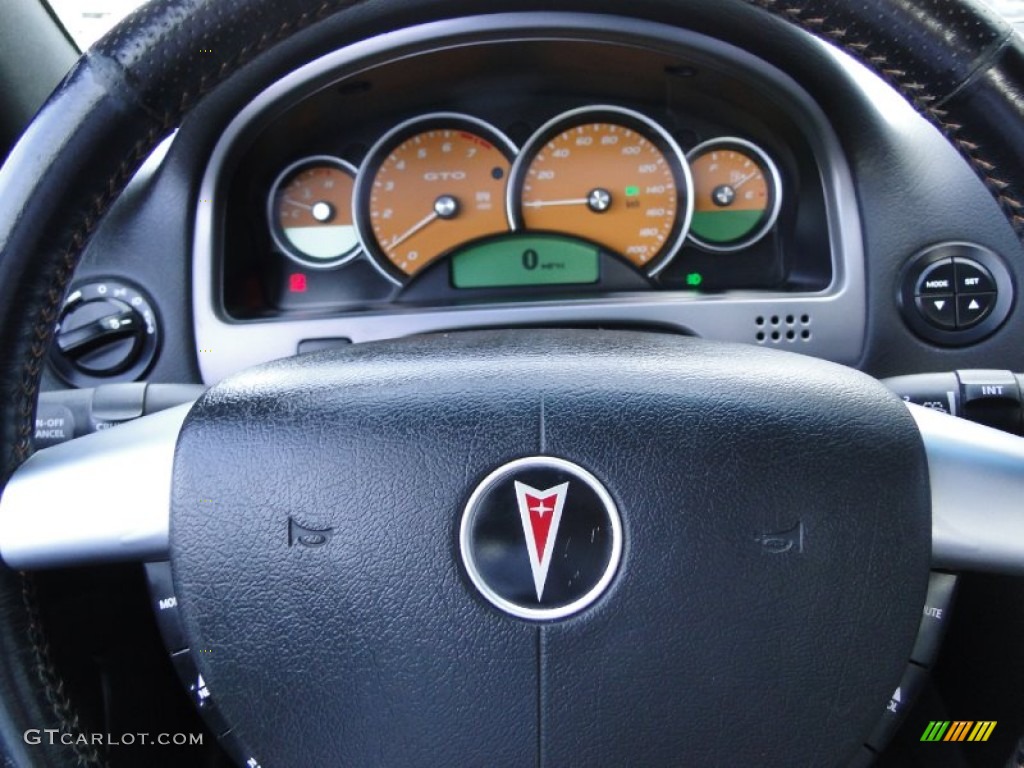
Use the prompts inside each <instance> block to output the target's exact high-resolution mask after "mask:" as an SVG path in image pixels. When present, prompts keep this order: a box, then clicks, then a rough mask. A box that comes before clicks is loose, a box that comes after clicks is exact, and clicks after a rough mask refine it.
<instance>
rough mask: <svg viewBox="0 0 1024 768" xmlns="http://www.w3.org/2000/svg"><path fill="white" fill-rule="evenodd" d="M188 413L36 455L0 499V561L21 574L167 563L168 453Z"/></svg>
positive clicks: (171, 413)
mask: <svg viewBox="0 0 1024 768" xmlns="http://www.w3.org/2000/svg"><path fill="white" fill-rule="evenodd" d="M191 407H192V406H191V404H187V405H182V406H178V407H176V408H171V409H168V410H166V411H162V412H160V413H156V414H153V415H151V416H145V417H143V418H141V419H137V420H135V421H131V422H128V423H125V424H121V425H119V426H117V427H114V428H113V429H107V430H103V431H101V432H97V433H95V434H92V435H87V436H85V437H81V438H78V439H77V440H72V441H70V442H68V443H64V444H62V445H57V446H54V447H52V448H47V449H45V450H43V451H39V452H38V453H36V454H34V455H33V456H32V457H31V458H30V459H29V460H28V461H26V462H25V463H24V464H23V465H22V466H21V467H19V468H18V470H17V471H16V472H15V473H14V476H13V477H12V478H11V480H10V482H9V483H8V484H7V486H6V488H4V491H3V495H2V496H0V558H2V559H3V561H4V562H5V563H6V564H7V565H9V566H10V567H12V568H19V569H23V570H30V569H36V568H53V567H60V566H72V565H84V564H88V563H103V562H118V561H131V560H142V561H144V560H158V559H166V557H167V555H168V545H167V542H168V526H169V520H170V494H171V476H172V472H173V467H174V449H175V445H176V443H177V439H178V433H179V431H180V430H181V426H182V423H183V422H184V420H185V417H186V416H187V415H188V412H189V409H190V408H191Z"/></svg>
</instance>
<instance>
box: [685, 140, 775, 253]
mask: <svg viewBox="0 0 1024 768" xmlns="http://www.w3.org/2000/svg"><path fill="white" fill-rule="evenodd" d="M688 157H689V160H690V167H691V168H692V169H693V178H694V189H695V194H696V200H695V207H696V210H695V211H694V214H693V224H692V225H691V226H690V239H691V240H693V241H694V242H695V243H697V245H699V246H701V247H702V248H704V249H705V250H709V251H723V252H728V251H738V250H740V249H741V248H746V247H748V246H750V245H753V244H754V243H756V242H757V241H758V240H760V239H761V238H762V237H764V236H765V234H767V233H768V230H770V229H771V228H772V225H774V224H775V220H776V219H777V218H778V215H779V207H780V205H781V203H782V184H781V181H780V180H779V172H778V169H776V167H775V163H773V162H772V160H771V158H770V157H768V155H767V154H765V152H764V150H762V149H761V148H760V147H758V146H757V145H755V144H751V143H750V142H749V141H745V140H743V139H734V138H722V139H712V140H711V141H706V142H704V143H703V144H700V145H699V146H697V147H694V148H693V150H691V151H690V154H689V156H688Z"/></svg>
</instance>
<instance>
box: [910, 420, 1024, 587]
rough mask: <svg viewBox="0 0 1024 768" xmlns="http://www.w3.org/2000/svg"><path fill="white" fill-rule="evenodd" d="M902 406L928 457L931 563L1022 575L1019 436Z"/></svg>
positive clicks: (1023, 455)
mask: <svg viewBox="0 0 1024 768" xmlns="http://www.w3.org/2000/svg"><path fill="white" fill-rule="evenodd" d="M907 407H908V408H909V409H910V413H911V414H912V415H913V417H914V420H915V421H916V422H917V426H918V428H919V429H920V430H921V437H922V438H923V440H924V446H925V452H926V453H927V455H928V472H929V476H930V482H931V491H932V561H933V564H934V565H935V566H936V567H938V568H948V569H951V570H966V571H996V572H1000V573H1014V574H1020V573H1024V438H1020V437H1016V436H1014V435H1010V434H1007V433H1006V432H1000V431H999V430H996V429H992V428H990V427H985V426H982V425H980V424H975V423H973V422H970V421H966V420H965V419H958V418H954V417H953V416H949V415H947V414H944V413H939V412H937V411H934V410H932V409H929V408H922V407H921V406H919V405H913V404H908V405H907Z"/></svg>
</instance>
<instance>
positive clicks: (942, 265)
mask: <svg viewBox="0 0 1024 768" xmlns="http://www.w3.org/2000/svg"><path fill="white" fill-rule="evenodd" d="M955 285H956V275H955V273H954V271H953V260H952V259H943V260H942V261H937V262H935V263H934V264H932V265H930V266H929V267H927V268H926V269H925V270H924V271H923V272H922V273H921V277H920V278H918V281H917V290H916V291H915V293H916V294H917V295H918V296H931V295H934V294H938V293H944V294H951V293H953V292H954V291H955V290H956V289H955V287H954V286H955Z"/></svg>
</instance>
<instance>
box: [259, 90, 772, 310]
mask: <svg viewBox="0 0 1024 768" xmlns="http://www.w3.org/2000/svg"><path fill="white" fill-rule="evenodd" d="M782 197H783V188H782V180H781V176H780V173H779V170H778V168H777V166H776V163H775V162H774V161H773V159H772V158H771V157H770V156H769V154H768V153H767V152H766V151H765V150H763V149H761V148H760V147H759V146H758V145H756V144H755V143H753V142H751V141H749V140H746V139H743V138H737V137H732V136H726V137H717V138H712V139H709V140H706V141H703V142H702V143H700V144H699V145H698V146H695V147H693V148H692V149H691V150H690V151H689V152H688V153H687V152H684V150H683V149H682V148H681V146H680V144H679V142H678V141H677V140H676V138H675V137H674V136H673V135H672V133H670V132H669V131H668V130H667V129H666V128H665V127H664V126H663V125H661V124H659V123H658V122H657V121H655V120H653V119H652V118H650V117H648V116H646V115H644V114H642V113H640V112H638V111H635V110H632V109H627V108H624V107H620V106H612V105H594V106H585V107H577V108H574V109H570V110H568V111H565V112H563V113H561V114H558V115H556V116H554V117H552V118H551V119H549V120H548V121H547V122H546V123H544V124H542V125H541V126H540V127H539V128H537V129H536V130H535V131H534V132H533V134H532V135H531V136H529V138H527V139H526V141H525V143H524V144H523V145H522V148H521V149H520V148H519V147H517V146H516V144H515V143H514V142H513V141H512V140H511V139H510V138H509V137H508V136H506V135H505V133H503V132H502V131H501V130H499V129H498V128H497V127H496V126H494V125H492V124H490V123H488V122H486V121H484V120H482V119H479V118H477V117H474V116H472V115H469V114H465V113H459V112H434V113H429V114H424V115H420V116H417V117H414V118H412V119H409V120H406V121H404V122H401V123H400V124H398V125H396V126H395V127H394V128H392V129H391V130H388V131H386V132H385V133H384V134H383V135H382V136H380V137H379V138H378V139H377V141H376V143H375V144H373V146H372V147H370V149H369V150H368V151H367V153H366V155H365V157H364V158H363V159H362V162H361V164H360V166H359V167H358V168H357V167H356V166H355V165H353V164H352V163H351V162H349V161H348V160H346V159H343V158H341V157H334V156H330V155H322V154H317V155H312V156H309V157H305V158H300V159H298V160H296V161H294V162H292V163H290V164H288V165H287V166H286V167H285V168H284V169H283V170H281V172H280V173H279V174H278V175H277V177H276V179H275V180H274V182H273V184H272V186H271V188H270V190H269V193H268V201H267V222H268V228H269V232H270V235H271V238H272V242H273V244H274V248H275V250H277V251H278V252H279V253H280V254H282V255H284V256H285V257H287V258H288V259H290V260H291V261H292V262H293V264H294V266H296V267H298V268H299V269H300V270H301V271H298V272H294V273H293V275H299V276H300V277H298V278H296V277H293V278H292V279H293V281H294V282H296V283H299V282H302V281H304V280H306V279H307V278H306V272H307V271H315V272H318V273H319V272H324V271H334V272H336V273H337V274H336V278H337V279H338V280H344V279H345V276H344V268H345V267H346V266H348V265H349V264H351V263H352V262H355V261H365V262H366V263H368V264H369V265H371V266H372V267H373V269H374V270H375V271H376V272H377V273H378V274H379V276H380V277H381V278H383V279H384V280H386V281H387V282H388V283H390V284H392V285H393V286H394V287H395V289H398V290H400V289H404V288H405V287H407V286H409V285H410V284H411V283H413V282H414V281H416V280H417V278H419V277H420V276H421V275H424V274H426V273H429V272H431V271H434V272H436V271H437V269H438V265H440V264H442V263H443V264H444V265H445V267H446V270H445V271H446V276H447V283H448V286H449V287H450V288H451V289H452V290H455V291H466V290H480V289H505V290H507V289H526V288H532V287H538V286H567V285H573V286H586V285H596V284H599V283H600V282H601V281H602V273H606V272H609V269H611V272H615V270H616V268H613V267H610V262H618V263H619V267H621V266H623V265H624V266H625V267H627V268H629V270H632V271H633V272H634V273H635V277H637V278H640V279H642V280H643V281H646V282H647V283H648V284H649V285H652V286H654V285H656V284H657V282H656V280H655V278H657V276H658V275H659V273H661V272H662V271H663V270H664V269H665V268H666V267H667V266H668V265H669V264H670V263H671V262H672V261H673V259H675V258H676V257H677V255H678V254H679V253H680V250H681V249H682V247H683V245H684V244H687V243H688V244H689V245H691V246H693V247H695V248H698V249H700V250H702V251H704V252H707V253H716V254H728V253H732V252H737V251H741V250H743V249H746V248H749V247H750V246H752V245H754V244H756V243H757V242H758V241H760V240H761V239H762V238H765V237H766V236H767V235H768V234H769V233H770V232H771V231H772V228H773V226H774V225H775V223H776V220H777V218H778V215H779V210H780V206H781V203H782ZM432 268H433V270H432ZM618 271H619V272H622V270H621V268H618ZM700 278H701V275H700V273H699V272H694V273H692V274H691V275H690V276H689V285H690V287H698V286H699V285H700ZM637 284H639V283H637ZM292 287H293V288H294V287H296V286H295V285H293V286H292Z"/></svg>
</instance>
